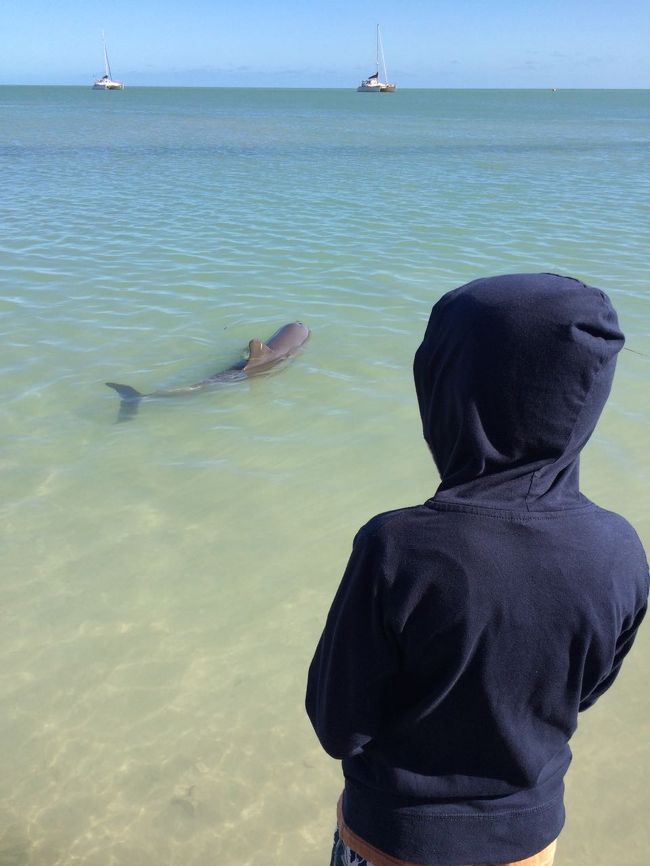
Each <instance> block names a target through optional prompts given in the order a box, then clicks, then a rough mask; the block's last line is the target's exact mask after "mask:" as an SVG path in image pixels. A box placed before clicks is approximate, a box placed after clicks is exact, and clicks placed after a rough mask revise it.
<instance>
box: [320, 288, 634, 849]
mask: <svg viewBox="0 0 650 866" xmlns="http://www.w3.org/2000/svg"><path fill="white" fill-rule="evenodd" d="M622 344H623V337H622V334H621V333H620V331H619V330H618V325H617V321H616V315H615V313H614V311H613V309H612V308H611V305H610V304H609V301H608V299H607V297H606V296H605V295H604V294H603V293H602V292H600V291H599V290H597V289H593V288H591V287H588V286H585V285H583V284H582V283H579V282H578V281H575V280H570V279H568V278H564V277H557V276H553V275H516V276H508V277H500V278H493V279H488V280H480V281H476V282H475V283H471V284H469V285H468V286H463V287H461V288H460V289H458V290H456V291H455V292H451V293H449V294H448V295H446V296H445V297H444V298H443V299H442V300H441V301H440V302H439V303H438V304H437V305H436V306H435V307H434V310H433V312H432V315H431V319H430V322H429V326H428V328H427V332H426V334H425V338H424V341H423V343H422V345H421V347H420V349H419V350H418V353H417V355H416V360H415V366H414V372H415V381H416V389H417V393H418V399H419V404H420V411H421V415H422V419H423V427H424V434H425V439H426V440H427V442H428V444H429V447H430V449H431V451H432V454H433V457H434V459H435V462H436V464H437V466H438V469H439V472H440V475H441V479H442V481H441V484H440V487H439V488H438V491H437V492H436V495H435V496H434V497H433V498H432V499H431V500H429V501H428V502H427V503H425V504H424V505H421V506H415V507H413V508H406V509H400V510H398V511H394V512H389V513H387V514H384V515H379V516H378V517H376V518H374V519H373V520H371V521H370V523H368V524H367V525H366V526H365V527H363V529H362V530H361V531H360V532H359V533H358V535H357V538H356V539H355V544H354V548H353V552H352V556H351V558H350V563H349V565H348V568H347V570H346V573H345V575H344V578H343V581H342V583H341V586H340V588H339V591H338V593H337V596H336V598H335V600H334V602H333V605H332V609H331V611H330V615H329V617H328V622H327V625H326V627H325V630H324V633H323V636H322V638H321V641H320V643H319V646H318V648H317V651H316V655H315V657H314V660H313V662H312V666H311V668H310V674H309V684H308V693H307V709H308V712H309V715H310V717H311V720H312V723H313V724H314V727H315V730H316V732H317V734H318V736H319V738H320V740H321V742H322V744H323V746H324V748H325V749H326V750H327V751H328V752H329V753H330V754H331V755H333V756H334V757H338V758H343V770H344V774H345V778H346V783H345V791H344V797H343V802H342V814H341V815H340V820H339V823H340V825H342V826H343V828H344V832H347V833H348V835H349V838H352V839H353V840H356V841H357V842H359V843H360V844H361V847H362V851H361V853H363V854H366V856H367V852H370V853H371V854H372V853H373V852H375V853H376V854H377V858H378V857H379V856H380V855H381V857H384V858H385V859H384V860H383V861H382V862H396V861H397V860H403V861H408V862H411V863H421V864H433V866H438V864H440V866H455V864H469V863H472V864H473V863H481V864H483V863H506V862H511V861H519V860H523V859H524V858H526V857H529V856H530V855H533V854H535V853H536V852H538V851H541V850H542V849H543V848H544V847H545V846H547V845H548V844H549V843H551V842H552V841H553V840H554V839H555V838H556V837H557V835H558V834H559V832H560V829H561V827H562V824H563V820H564V808H563V777H564V774H565V772H566V769H567V767H568V765H569V762H570V759H571V753H570V749H569V746H568V741H569V738H570V737H571V735H572V733H573V731H574V730H575V727H576V724H577V716H578V712H579V710H581V709H585V708H587V707H588V706H590V705H591V704H592V703H593V702H594V701H595V700H596V699H597V697H598V696H599V695H600V694H602V692H603V691H605V689H606V688H607V687H608V686H609V685H610V684H611V682H612V681H613V679H614V678H615V676H616V673H617V672H618V669H619V666H620V663H621V661H622V659H623V657H624V655H625V653H626V652H627V651H628V649H629V647H630V646H631V643H632V640H633V639H634V635H635V633H636V629H637V628H638V625H639V623H640V621H641V619H642V617H643V614H644V612H645V605H646V600H647V593H648V571H647V563H646V561H645V557H644V554H643V550H642V548H641V545H640V542H639V540H638V538H637V536H636V534H635V532H634V530H633V529H632V528H631V527H630V526H629V524H628V523H627V522H626V521H625V520H624V519H623V518H621V517H619V516H618V515H615V514H612V513H611V512H607V511H605V510H603V509H601V508H598V507H597V506H596V505H594V504H593V503H591V502H589V501H588V500H587V499H586V498H585V497H583V496H582V495H581V494H580V492H579V490H578V454H579V451H580V449H581V448H582V447H583V445H584V444H585V442H586V441H587V439H588V438H589V435H590V434H591V432H592V430H593V427H594V425H595V423H596V421H597V418H598V415H599V414H600V411H601V410H602V407H603V405H604V403H605V400H606V399H607V396H608V393H609V389H610V387H611V380H612V376H613V372H614V366H615V358H616V354H617V352H618V351H619V350H620V348H621V347H622ZM363 845H365V846H366V847H365V848H363ZM357 847H359V846H358V845H357ZM377 858H375V859H377Z"/></svg>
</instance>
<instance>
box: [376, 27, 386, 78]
mask: <svg viewBox="0 0 650 866" xmlns="http://www.w3.org/2000/svg"><path fill="white" fill-rule="evenodd" d="M380 55H381V66H382V69H383V70H384V83H385V84H386V83H387V82H388V73H387V72H386V60H385V58H384V46H383V44H382V41H381V33H380V32H379V24H378V25H377V68H378V69H379V57H380Z"/></svg>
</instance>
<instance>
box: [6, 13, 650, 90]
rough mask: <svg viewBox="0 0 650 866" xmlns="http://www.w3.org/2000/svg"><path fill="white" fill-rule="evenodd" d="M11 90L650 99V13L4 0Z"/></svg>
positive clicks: (7, 79)
mask: <svg viewBox="0 0 650 866" xmlns="http://www.w3.org/2000/svg"><path fill="white" fill-rule="evenodd" d="M0 8H1V9H2V12H3V14H2V20H3V24H2V31H1V32H0V84H75V85H88V84H91V83H92V81H93V80H94V78H97V77H99V76H101V75H102V74H103V72H104V69H103V49H102V30H104V31H105V33H106V41H107V44H108V51H109V58H110V62H111V68H112V72H113V77H114V78H117V79H119V80H122V81H124V82H125V84H126V85H127V86H211V87H252V86H272V87H356V85H357V84H358V83H359V81H360V79H361V78H365V77H366V76H368V75H370V74H371V73H372V72H374V71H375V70H374V68H373V67H374V65H375V30H376V25H377V24H380V25H381V32H382V38H383V44H384V53H385V57H386V65H387V68H388V77H389V80H391V81H394V82H396V83H397V85H398V87H400V88H408V87H436V88H437V87H442V88H448V87H497V88H500V87H515V88H529V87H558V88H574V87H577V88H583V87H589V88H591V87H594V88H610V87H611V88H628V87H629V88H650V47H649V46H650V2H648V0H589V2H587V0H529V2H527V0H435V2H434V0H401V2H396V0H390V2H388V0H375V2H373V3H371V4H363V3H358V2H354V0H346V2H341V0H321V2H318V3H316V2H309V0H302V2H301V0H264V2H263V0H228V2H224V0H174V2H171V0H110V2H108V3H98V2H96V0H48V2H44V0H2V3H1V4H0Z"/></svg>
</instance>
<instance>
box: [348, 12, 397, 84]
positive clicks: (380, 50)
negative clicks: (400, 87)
mask: <svg viewBox="0 0 650 866" xmlns="http://www.w3.org/2000/svg"><path fill="white" fill-rule="evenodd" d="M380 63H381V67H380ZM380 68H381V69H382V70H383V73H384V80H383V81H382V80H381V78H380V77H379V70H380ZM376 69H377V71H376V72H375V73H374V74H373V75H370V76H369V77H368V78H364V80H363V81H362V82H361V84H360V85H359V86H358V87H357V93H394V91H395V89H396V86H397V85H395V84H389V83H388V73H387V72H386V60H385V59H384V46H383V44H382V41H381V31H380V29H379V24H378V25H377V65H376Z"/></svg>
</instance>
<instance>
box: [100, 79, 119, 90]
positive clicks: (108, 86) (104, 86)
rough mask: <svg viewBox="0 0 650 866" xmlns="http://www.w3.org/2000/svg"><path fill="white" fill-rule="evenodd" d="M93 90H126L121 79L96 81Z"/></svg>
mask: <svg viewBox="0 0 650 866" xmlns="http://www.w3.org/2000/svg"><path fill="white" fill-rule="evenodd" d="M93 90H124V85H123V84H122V82H121V81H96V82H95V83H94V84H93Z"/></svg>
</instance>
